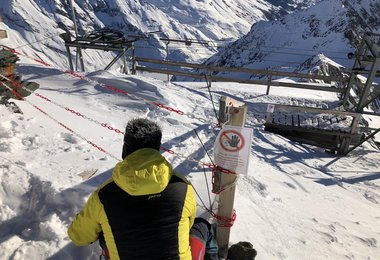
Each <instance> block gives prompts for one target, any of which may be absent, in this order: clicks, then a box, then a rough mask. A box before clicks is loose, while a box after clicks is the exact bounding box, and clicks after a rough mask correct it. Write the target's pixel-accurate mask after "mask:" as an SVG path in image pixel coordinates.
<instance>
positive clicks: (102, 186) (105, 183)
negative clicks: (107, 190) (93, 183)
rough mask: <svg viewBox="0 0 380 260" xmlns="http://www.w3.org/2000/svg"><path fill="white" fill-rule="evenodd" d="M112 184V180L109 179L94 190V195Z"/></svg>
mask: <svg viewBox="0 0 380 260" xmlns="http://www.w3.org/2000/svg"><path fill="white" fill-rule="evenodd" d="M113 182H114V179H113V178H112V177H111V178H109V179H108V180H106V181H105V182H103V183H102V184H101V185H99V186H98V188H97V189H96V190H95V192H96V193H99V191H100V190H102V189H104V187H106V186H107V185H109V184H111V183H113Z"/></svg>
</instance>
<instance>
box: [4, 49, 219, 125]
mask: <svg viewBox="0 0 380 260" xmlns="http://www.w3.org/2000/svg"><path fill="white" fill-rule="evenodd" d="M9 51H11V52H13V53H15V54H18V55H21V56H25V57H27V58H29V59H31V60H33V61H35V62H38V63H40V64H42V65H44V66H47V67H50V68H54V69H56V70H59V71H61V72H62V73H64V74H68V75H70V76H73V77H75V78H78V79H81V80H85V81H87V82H89V83H92V84H96V85H99V86H100V87H102V88H105V89H108V90H111V91H113V92H115V93H118V94H122V95H125V96H128V97H132V98H134V99H135V100H139V101H142V102H144V103H146V104H149V105H153V106H155V107H158V108H161V109H164V110H167V111H169V112H173V113H176V114H178V115H184V116H186V117H188V118H190V119H196V120H198V121H200V122H202V123H207V124H209V125H212V126H214V127H217V124H216V123H214V122H211V121H210V120H207V119H204V118H199V117H196V116H194V115H193V114H192V113H185V112H183V111H182V110H180V109H176V108H173V107H170V106H168V105H165V104H162V103H161V102H158V101H157V100H156V101H151V100H147V99H145V98H142V97H139V96H136V95H134V94H131V93H128V92H127V91H124V90H122V89H119V88H117V87H114V86H110V85H107V84H104V83H101V82H98V81H96V80H92V79H90V78H88V77H85V76H83V75H80V74H78V73H75V72H73V71H69V70H63V69H60V68H58V67H55V66H53V65H51V64H49V63H47V62H45V61H42V60H40V59H35V58H33V57H29V56H28V55H26V54H24V53H21V52H19V51H16V50H13V49H9Z"/></svg>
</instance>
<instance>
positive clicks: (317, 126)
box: [265, 105, 363, 154]
mask: <svg viewBox="0 0 380 260" xmlns="http://www.w3.org/2000/svg"><path fill="white" fill-rule="evenodd" d="M271 106H272V108H271V111H268V112H267V114H266V122H265V130H266V131H269V132H273V133H276V134H279V135H281V136H284V137H286V138H288V139H289V140H292V141H295V142H300V143H304V144H309V145H314V146H317V147H322V148H326V149H329V150H331V151H333V152H337V153H338V154H345V153H346V152H347V150H348V149H349V148H350V146H351V145H356V144H358V143H360V141H361V139H362V138H363V134H361V133H359V132H358V129H359V128H358V123H359V120H360V117H361V114H358V113H351V112H344V111H336V110H326V109H319V108H309V107H298V106H288V105H271ZM300 115H302V117H303V121H302V123H301V122H300V121H301V120H300ZM326 115H331V117H327V116H326ZM320 118H324V119H325V121H326V122H322V121H320ZM339 118H341V121H339ZM333 119H334V120H333ZM304 122H307V123H304ZM340 122H344V123H341V125H342V126H341V127H339V123H340ZM328 124H330V125H331V127H330V128H329V127H328Z"/></svg>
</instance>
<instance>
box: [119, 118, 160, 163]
mask: <svg viewBox="0 0 380 260" xmlns="http://www.w3.org/2000/svg"><path fill="white" fill-rule="evenodd" d="M161 138H162V131H161V128H160V127H159V125H157V124H156V123H155V122H153V121H150V120H148V119H145V118H136V119H132V120H131V121H129V122H128V124H127V127H126V128H125V134H124V145H123V153H122V158H123V160H124V158H125V157H127V156H128V155H130V154H131V153H133V152H135V151H137V150H138V149H141V148H152V149H156V150H158V151H159V150H160V146H161Z"/></svg>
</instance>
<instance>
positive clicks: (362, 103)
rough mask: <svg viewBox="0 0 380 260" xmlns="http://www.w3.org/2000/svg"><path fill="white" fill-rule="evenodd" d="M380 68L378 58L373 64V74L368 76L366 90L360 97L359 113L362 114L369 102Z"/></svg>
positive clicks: (379, 59)
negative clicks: (379, 68)
mask: <svg viewBox="0 0 380 260" xmlns="http://www.w3.org/2000/svg"><path fill="white" fill-rule="evenodd" d="M379 66H380V58H376V59H375V62H374V63H373V64H372V67H371V72H370V73H369V75H368V78H367V81H366V83H365V86H364V90H363V92H362V96H361V97H360V101H359V105H358V107H357V109H356V110H357V112H360V111H362V110H363V109H364V107H365V104H366V101H367V100H368V95H369V93H370V91H371V87H372V82H373V81H374V79H375V76H376V71H377V68H378V67H379Z"/></svg>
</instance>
